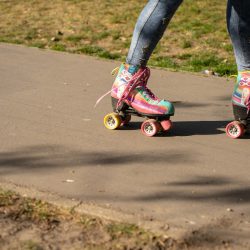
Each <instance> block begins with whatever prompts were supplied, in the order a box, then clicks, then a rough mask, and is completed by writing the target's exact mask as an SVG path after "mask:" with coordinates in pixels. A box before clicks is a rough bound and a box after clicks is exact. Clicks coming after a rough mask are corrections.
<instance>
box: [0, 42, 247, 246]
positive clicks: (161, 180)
mask: <svg viewBox="0 0 250 250" xmlns="http://www.w3.org/2000/svg"><path fill="white" fill-rule="evenodd" d="M117 65H118V64H117V62H109V61H102V60H97V59H94V58H91V57H87V56H80V55H71V54H66V53H57V52H52V51H44V50H39V49H34V48H25V47H22V46H12V45H6V44H0V117H1V119H0V121H1V122H0V141H1V144H0V180H1V181H7V182H12V183H15V184H18V185H24V186H26V187H33V188H35V189H38V190H42V191H48V192H53V193H57V194H59V195H61V196H63V197H66V198H71V199H72V198H74V199H77V200H81V201H83V202H84V203H94V204H96V205H99V206H103V207H111V208H112V209H114V210H119V211H124V212H126V213H131V214H134V215H135V216H137V218H140V219H141V220H143V219H144V220H149V221H159V222H161V223H163V224H166V223H167V224H168V225H169V227H170V232H171V228H181V229H188V228H191V229H192V228H199V229H202V230H203V229H204V230H205V229H206V228H207V229H209V228H212V227H213V228H217V229H218V228H220V229H223V230H226V229H227V228H232V230H235V232H234V234H233V235H237V237H238V239H244V240H245V241H247V240H248V238H249V232H250V229H249V227H250V219H249V218H250V182H249V181H250V175H249V166H250V165H249V162H250V154H249V149H250V145H249V140H248V139H249V138H245V139H240V140H232V139H229V138H227V137H226V135H225V133H224V129H223V128H224V127H225V125H226V124H227V122H228V121H230V120H231V119H232V114H231V112H232V111H231V103H230V95H231V91H232V89H233V80H229V81H228V80H227V79H225V78H216V77H204V76H201V75H195V74H188V73H174V72H168V71H164V70H152V77H151V79H150V83H149V84H150V88H151V89H153V90H154V92H155V93H156V94H158V95H159V96H161V97H167V98H168V99H169V100H171V101H174V102H176V104H175V106H176V116H175V117H174V118H173V121H174V126H175V128H174V129H173V130H172V131H171V132H170V133H169V134H168V135H167V136H159V137H154V138H147V137H145V136H143V135H142V134H141V132H140V122H141V119H140V118H134V119H133V123H132V124H131V126H130V127H128V128H124V129H121V130H117V131H109V130H107V129H105V128H104V126H103V123H102V120H103V116H104V115H105V114H106V113H108V112H110V111H111V107H110V99H109V98H106V99H104V100H103V101H102V102H101V104H100V105H99V106H98V107H97V108H96V109H94V108H93V106H94V104H95V101H96V100H97V99H98V98H99V97H100V96H101V95H102V94H103V93H105V92H106V91H107V90H109V89H110V86H111V83H112V81H113V78H112V76H111V75H110V74H109V72H110V71H111V70H112V69H113V68H114V67H116V66H117ZM68 179H70V180H74V182H73V183H68V182H65V180H68ZM228 208H230V209H228ZM230 211H231V212H230ZM239 218H242V219H241V220H239ZM236 221H237V223H238V224H237V225H236V224H235V223H236ZM240 223H242V224H240ZM238 228H241V231H239V230H238ZM236 231H237V233H236ZM230 233H232V231H231V232H228V237H229V238H230V237H231V236H232V234H230ZM230 235H231V236H230ZM224 236H225V234H224Z"/></svg>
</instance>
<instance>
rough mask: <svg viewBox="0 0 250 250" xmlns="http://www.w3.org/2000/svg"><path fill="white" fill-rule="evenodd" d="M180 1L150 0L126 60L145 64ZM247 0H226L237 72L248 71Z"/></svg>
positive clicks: (249, 4)
mask: <svg viewBox="0 0 250 250" xmlns="http://www.w3.org/2000/svg"><path fill="white" fill-rule="evenodd" d="M182 2H183V0H149V1H148V3H147V5H146V6H145V8H144V9H143V11H142V12H141V14H140V16H139V18H138V21H137V24H136V26H135V30H134V34H133V38H132V42H131V46H130V50H129V53H128V56H127V63H129V64H132V65H135V66H146V64H147V62H148V60H149V58H150V56H151V54H152V52H153V50H154V48H155V47H156V45H157V43H158V42H159V40H160V39H161V38H162V36H163V34H164V31H165V30H166V28H167V26H168V24H169V22H170V20H171V18H172V17H173V15H174V13H175V12H176V10H177V9H178V7H179V6H180V4H181V3H182ZM249 13H250V0H228V5H227V25H228V31H229V34H230V37H231V40H232V43H233V48H234V54H235V58H236V63H237V66H238V70H239V71H243V70H250V14H249Z"/></svg>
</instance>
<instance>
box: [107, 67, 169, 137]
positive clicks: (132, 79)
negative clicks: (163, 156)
mask: <svg viewBox="0 0 250 250" xmlns="http://www.w3.org/2000/svg"><path fill="white" fill-rule="evenodd" d="M149 77H150V71H149V69H148V68H147V67H144V68H139V67H135V66H130V65H127V64H122V65H121V67H120V69H119V71H118V74H117V77H116V79H115V82H114V84H113V86H112V89H111V100H112V106H113V110H114V113H111V114H108V115H106V116H105V118H104V125H105V127H106V128H108V129H116V128H118V127H119V126H121V125H126V124H128V123H129V121H130V119H131V115H135V116H139V117H145V118H146V121H144V122H143V123H142V125H141V131H142V133H143V134H144V135H146V136H154V135H155V134H157V133H158V132H160V131H168V130H169V129H170V128H171V127H172V122H171V121H170V116H173V115H174V106H173V104H172V103H171V102H168V101H166V100H160V99H159V98H157V97H156V96H155V95H154V94H153V93H152V92H151V90H150V89H148V88H147V81H148V79H149Z"/></svg>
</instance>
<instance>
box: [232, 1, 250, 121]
mask: <svg viewBox="0 0 250 250" xmlns="http://www.w3.org/2000/svg"><path fill="white" fill-rule="evenodd" d="M249 10H250V1H249V0H228V6H227V25H228V31H229V34H230V37H231V40H232V44H233V48H234V54H235V59H236V63H237V68H238V78H237V82H236V85H235V89H234V92H233V96H232V101H233V109H234V115H235V119H236V120H246V119H247V116H248V113H249V110H250V15H249Z"/></svg>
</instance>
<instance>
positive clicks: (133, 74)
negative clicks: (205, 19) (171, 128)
mask: <svg viewBox="0 0 250 250" xmlns="http://www.w3.org/2000/svg"><path fill="white" fill-rule="evenodd" d="M182 1H183V0H149V1H148V3H147V5H146V6H145V8H144V9H143V11H142V12H141V14H140V16H139V18H138V21H137V24H136V26H135V30H134V34H133V38H132V42H131V47H130V50H129V53H128V56H127V60H126V64H122V65H121V67H120V69H119V72H118V75H117V77H116V79H115V82H114V84H113V87H112V90H111V97H112V104H113V107H114V109H115V110H116V109H118V106H119V105H120V104H122V103H124V102H125V103H126V104H127V105H129V106H130V107H132V108H133V109H135V110H136V111H137V112H139V113H143V114H150V115H151V114H155V115H169V116H170V115H174V107H173V104H172V103H171V102H168V101H165V100H160V99H158V98H157V97H156V96H155V95H154V94H153V93H152V92H151V91H150V90H149V89H148V88H147V86H146V84H147V80H148V78H149V69H148V68H146V65H147V61H148V59H149V57H150V55H151V54H152V52H153V50H154V48H155V46H156V45H157V43H158V42H159V40H160V39H161V37H162V36H163V33H164V31H165V30H166V28H167V25H168V24H169V22H170V20H171V18H172V16H173V15H174V13H175V11H176V10H177V8H178V6H179V5H180V4H181V3H182Z"/></svg>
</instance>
